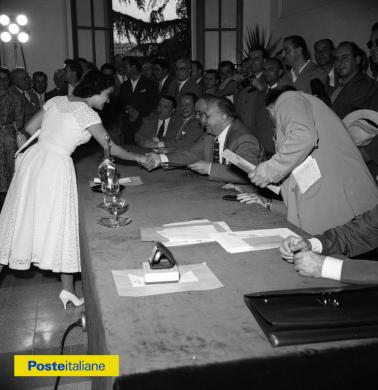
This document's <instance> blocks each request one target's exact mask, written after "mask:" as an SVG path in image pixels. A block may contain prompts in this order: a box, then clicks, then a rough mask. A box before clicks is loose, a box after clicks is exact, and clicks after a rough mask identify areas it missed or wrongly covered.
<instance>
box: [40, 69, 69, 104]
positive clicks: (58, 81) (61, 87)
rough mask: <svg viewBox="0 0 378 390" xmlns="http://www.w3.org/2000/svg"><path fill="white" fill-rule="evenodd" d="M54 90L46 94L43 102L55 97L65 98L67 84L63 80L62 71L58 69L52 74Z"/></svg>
mask: <svg viewBox="0 0 378 390" xmlns="http://www.w3.org/2000/svg"><path fill="white" fill-rule="evenodd" d="M54 84H55V88H54V89H52V90H51V91H48V92H46V94H45V100H46V101H47V100H49V99H51V98H53V97H55V96H65V95H67V93H68V89H67V82H66V81H65V79H64V69H63V68H61V69H58V70H56V71H55V72H54Z"/></svg>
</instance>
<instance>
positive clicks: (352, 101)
mask: <svg viewBox="0 0 378 390" xmlns="http://www.w3.org/2000/svg"><path fill="white" fill-rule="evenodd" d="M361 60H362V57H361V51H360V48H359V47H358V46H357V45H356V44H355V43H354V42H341V43H340V44H339V46H338V47H337V48H336V52H335V70H336V73H337V74H338V76H339V85H338V87H337V88H335V90H334V91H333V92H332V94H331V96H330V98H331V108H332V109H333V111H334V112H335V113H336V114H337V115H338V116H339V117H340V118H341V119H343V118H344V117H345V116H346V115H348V114H349V113H351V112H352V111H355V110H359V109H360V108H362V107H363V105H364V102H365V101H366V100H367V99H368V97H369V96H370V95H371V94H372V93H373V90H374V81H373V80H372V79H371V78H370V77H368V76H367V75H366V74H364V73H362V71H361Z"/></svg>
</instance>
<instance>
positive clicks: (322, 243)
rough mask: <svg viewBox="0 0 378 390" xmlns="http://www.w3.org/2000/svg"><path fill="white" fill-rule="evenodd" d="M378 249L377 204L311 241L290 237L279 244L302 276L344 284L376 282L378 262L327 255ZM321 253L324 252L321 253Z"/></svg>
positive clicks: (361, 252)
mask: <svg viewBox="0 0 378 390" xmlns="http://www.w3.org/2000/svg"><path fill="white" fill-rule="evenodd" d="M376 248H378V205H376V206H375V207H374V208H373V209H371V210H369V211H366V212H365V213H363V214H361V215H360V216H358V217H357V218H356V219H354V220H352V221H350V222H347V223H346V224H345V225H343V226H337V227H335V228H332V229H329V230H326V231H325V232H324V233H323V234H321V235H316V236H314V237H313V238H310V239H309V240H307V239H305V238H302V237H294V236H290V237H288V238H286V239H285V240H284V241H283V242H282V244H281V247H280V252H281V256H282V257H283V258H284V259H285V260H287V261H288V262H290V263H291V262H294V264H295V269H296V270H297V271H299V273H300V274H301V275H304V276H313V277H323V278H329V279H335V280H340V281H342V282H345V283H361V284H362V283H377V282H378V262H377V261H369V260H351V259H345V260H339V259H335V258H332V257H328V255H332V254H335V253H341V254H343V255H347V256H348V257H351V256H357V255H360V254H363V253H366V252H369V251H371V250H374V249H376ZM318 253H322V254H323V255H326V256H323V255H320V254H318Z"/></svg>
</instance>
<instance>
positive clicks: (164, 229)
mask: <svg viewBox="0 0 378 390" xmlns="http://www.w3.org/2000/svg"><path fill="white" fill-rule="evenodd" d="M230 231H231V229H230V228H229V226H228V225H227V224H226V223H225V222H223V221H222V222H212V221H209V220H208V219H195V220H193V221H187V222H175V223H170V224H166V225H163V226H158V227H147V228H143V227H142V228H141V239H142V241H159V242H162V243H164V245H166V246H181V245H192V244H201V243H204V242H212V241H215V239H214V238H213V236H212V235H213V234H214V233H217V232H230Z"/></svg>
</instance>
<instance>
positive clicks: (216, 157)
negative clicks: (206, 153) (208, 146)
mask: <svg viewBox="0 0 378 390" xmlns="http://www.w3.org/2000/svg"><path fill="white" fill-rule="evenodd" d="M213 162H215V163H217V164H219V141H218V138H215V141H214V154H213Z"/></svg>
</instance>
